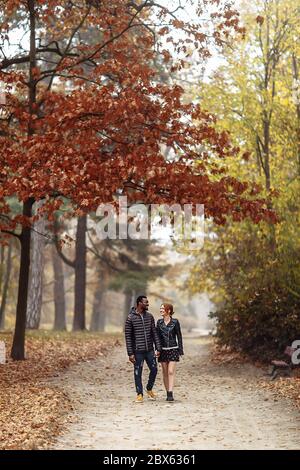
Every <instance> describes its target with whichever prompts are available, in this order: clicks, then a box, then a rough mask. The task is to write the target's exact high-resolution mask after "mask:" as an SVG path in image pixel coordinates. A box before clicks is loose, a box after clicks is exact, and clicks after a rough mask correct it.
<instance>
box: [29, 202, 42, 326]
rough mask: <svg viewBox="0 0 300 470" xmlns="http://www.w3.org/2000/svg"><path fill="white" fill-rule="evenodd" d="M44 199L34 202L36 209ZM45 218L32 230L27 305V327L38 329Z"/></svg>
mask: <svg viewBox="0 0 300 470" xmlns="http://www.w3.org/2000/svg"><path fill="white" fill-rule="evenodd" d="M41 205H42V201H38V202H36V203H35V204H34V209H33V210H34V211H37V209H38V208H39V207H41ZM44 233H45V218H44V217H40V218H39V219H38V220H37V221H36V222H35V223H34V225H33V230H32V231H31V253H30V277H29V292H28V305H27V323H26V328H30V329H33V330H37V329H38V328H39V326H40V320H41V312H42V301H43V272H44V248H45V242H46V240H45V236H44V235H43V234H44Z"/></svg>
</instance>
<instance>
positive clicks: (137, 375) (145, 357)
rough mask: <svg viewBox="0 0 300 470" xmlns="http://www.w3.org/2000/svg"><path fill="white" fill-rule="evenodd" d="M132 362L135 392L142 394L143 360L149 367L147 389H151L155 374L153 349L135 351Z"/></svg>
mask: <svg viewBox="0 0 300 470" xmlns="http://www.w3.org/2000/svg"><path fill="white" fill-rule="evenodd" d="M134 355H135V364H134V381H135V388H136V393H137V394H140V393H141V394H143V385H142V372H143V365H144V361H146V364H147V366H148V367H149V370H150V374H149V379H148V384H147V390H152V388H153V385H154V382H155V378H156V375H157V362H156V357H155V354H154V351H145V352H136V353H135V354H134Z"/></svg>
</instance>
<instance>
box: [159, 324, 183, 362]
mask: <svg viewBox="0 0 300 470" xmlns="http://www.w3.org/2000/svg"><path fill="white" fill-rule="evenodd" d="M156 328H157V332H158V336H159V339H160V343H161V346H162V348H170V347H173V346H178V350H179V354H180V355H181V356H182V355H183V354H184V353H183V343H182V334H181V329H180V323H179V320H177V319H176V318H171V320H170V321H169V323H168V324H167V325H166V324H165V322H164V320H163V318H160V319H159V320H157V325H156Z"/></svg>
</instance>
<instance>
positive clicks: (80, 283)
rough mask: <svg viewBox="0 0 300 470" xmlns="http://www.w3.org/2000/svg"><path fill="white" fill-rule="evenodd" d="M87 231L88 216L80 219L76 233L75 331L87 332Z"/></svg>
mask: <svg viewBox="0 0 300 470" xmlns="http://www.w3.org/2000/svg"><path fill="white" fill-rule="evenodd" d="M86 229H87V216H86V215H83V216H82V217H79V219H78V223H77V233H76V249H75V252H76V255H75V256H76V259H75V305H74V320H73V330H74V331H79V330H85V290H86V241H85V236H86Z"/></svg>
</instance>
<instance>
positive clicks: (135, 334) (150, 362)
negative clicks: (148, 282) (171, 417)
mask: <svg viewBox="0 0 300 470" xmlns="http://www.w3.org/2000/svg"><path fill="white" fill-rule="evenodd" d="M148 307H149V301H148V299H147V297H146V296H145V295H140V296H139V297H138V298H137V300H136V308H134V307H132V309H131V310H130V313H129V315H128V317H127V320H126V322H125V340H126V348H127V354H128V356H129V360H130V362H132V363H133V364H134V381H135V388H136V393H137V398H136V400H135V401H136V403H142V402H143V385H142V372H143V365H144V361H146V363H147V366H148V367H149V370H150V374H149V379H148V384H147V395H148V398H150V399H151V400H155V398H156V395H155V393H154V392H153V390H152V389H153V385H154V382H155V378H156V375H157V363H156V357H159V355H160V351H161V345H160V341H159V337H158V334H157V331H156V328H155V321H154V318H153V315H152V314H151V313H150V312H148ZM153 343H154V344H155V349H156V350H155V352H154V348H153Z"/></svg>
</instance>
